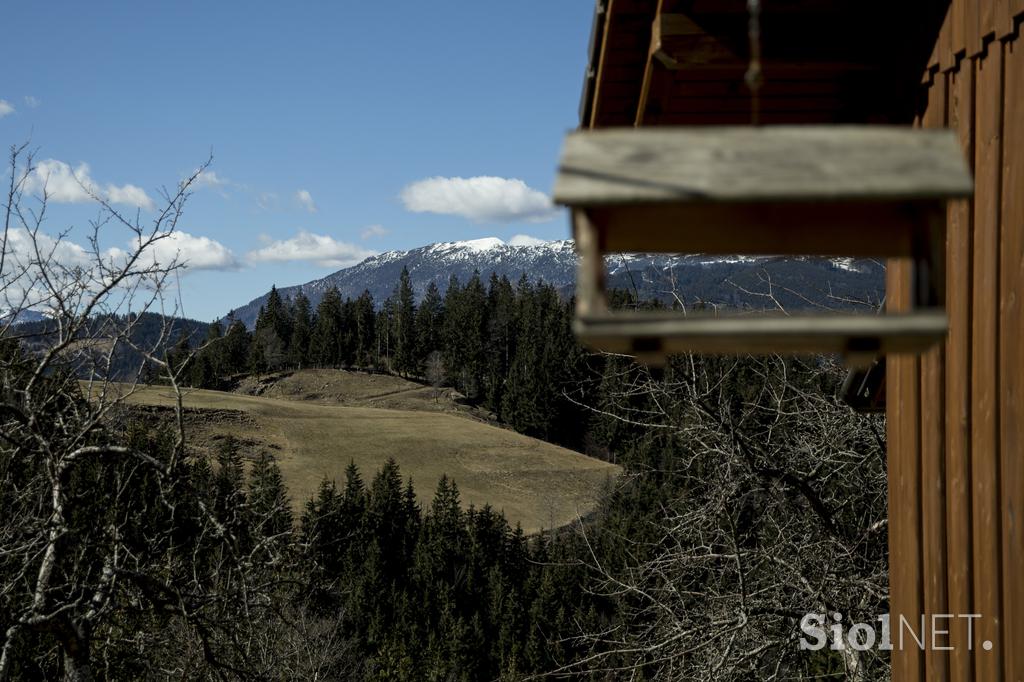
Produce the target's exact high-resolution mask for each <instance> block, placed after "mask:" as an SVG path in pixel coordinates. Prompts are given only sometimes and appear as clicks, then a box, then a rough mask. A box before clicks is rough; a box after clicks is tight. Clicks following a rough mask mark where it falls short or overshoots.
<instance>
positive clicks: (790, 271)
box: [231, 238, 885, 328]
mask: <svg viewBox="0 0 1024 682" xmlns="http://www.w3.org/2000/svg"><path fill="white" fill-rule="evenodd" d="M607 267H608V284H609V286H610V287H613V288H620V289H628V290H633V289H636V290H637V291H638V292H639V293H640V295H641V298H661V299H663V300H671V299H672V298H673V297H672V292H673V291H675V292H676V293H678V295H679V296H680V297H681V298H682V299H683V300H684V301H686V302H687V303H688V304H692V303H694V302H696V301H705V302H708V303H714V304H724V305H730V306H754V307H758V308H760V307H763V306H765V305H766V303H765V300H766V299H765V298H764V297H763V296H760V295H758V293H753V292H765V291H767V289H768V286H767V285H766V284H765V281H766V280H767V279H770V280H771V282H772V283H773V287H774V293H775V295H776V297H777V298H778V299H779V301H780V303H782V304H783V305H785V306H786V307H787V308H791V309H792V308H801V307H806V306H808V305H818V304H820V305H828V306H829V307H843V306H844V305H846V302H845V300H844V299H848V298H856V299H868V300H873V301H878V300H880V299H881V297H882V292H883V291H884V286H885V281H884V280H885V271H884V269H883V267H882V265H881V264H880V263H878V262H877V261H871V260H851V259H828V258H779V257H762V258H746V257H740V256H722V257H711V256H706V255H691V256H672V255H637V254H627V255H621V256H614V257H608V259H607ZM402 268H408V270H409V275H410V278H411V280H412V284H413V288H414V290H415V292H416V295H417V298H419V297H421V296H422V295H423V293H424V291H425V290H426V288H427V285H428V284H430V283H431V282H433V283H435V284H437V286H438V288H439V289H440V290H441V292H442V293H443V292H444V291H445V289H446V288H447V286H448V280H449V277H451V276H455V277H457V278H458V279H459V281H461V282H466V281H467V280H468V279H469V278H470V277H472V275H473V273H474V271H478V272H479V273H480V275H481V276H482V277H484V278H488V277H490V275H491V273H495V274H497V275H498V276H499V277H500V276H502V275H504V276H506V277H508V278H509V279H510V280H512V281H513V282H515V281H516V280H518V279H519V277H520V276H521V275H523V274H526V275H527V276H528V277H529V278H530V279H531V280H543V281H545V282H547V283H549V284H553V285H554V286H555V287H556V288H557V289H558V290H559V291H560V292H562V293H563V294H570V293H571V292H572V290H573V287H574V286H575V281H576V253H575V251H574V246H573V242H572V241H569V240H563V241H553V242H541V243H537V244H522V243H516V244H507V243H505V242H503V241H502V240H500V239H496V238H487V239H476V240H472V241H463V242H442V243H438V244H430V245H428V246H423V247H420V248H416V249H411V250H408V251H388V252H385V253H382V254H379V255H377V256H371V257H370V258H367V259H366V260H364V261H363V262H361V263H359V264H358V265H354V266H352V267H349V268H344V269H341V270H338V271H337V272H335V273H332V274H330V275H327V276H326V277H322V278H320V279H316V280H313V281H311V282H307V283H305V284H301V285H297V286H287V287H278V291H279V292H280V293H281V295H282V296H285V297H293V296H295V294H297V293H298V292H299V291H300V290H301V291H302V292H303V293H305V295H306V296H307V297H308V298H309V299H310V302H311V303H312V305H313V306H314V307H315V306H316V304H317V303H318V302H319V301H320V299H321V298H322V297H323V295H324V292H326V291H327V290H328V289H330V288H331V287H336V288H337V289H338V291H339V292H340V293H341V297H342V299H344V298H355V297H357V296H359V294H361V293H362V292H363V291H364V290H367V291H369V292H370V294H372V295H373V298H374V300H375V301H376V302H377V303H380V302H381V301H383V300H384V299H386V298H387V297H388V296H390V295H391V294H392V292H393V291H394V287H395V284H396V283H397V282H398V278H399V275H400V274H401V272H402ZM787 289H791V290H792V291H787ZM265 302H266V295H263V296H260V297H258V298H255V299H253V300H252V301H250V302H249V303H246V304H245V305H242V306H240V307H238V308H235V309H234V310H233V311H231V315H233V316H234V317H235V318H236V319H239V320H241V321H242V322H244V323H245V324H246V326H248V327H250V328H251V327H252V326H253V325H254V324H255V321H256V316H257V314H258V313H259V309H260V306H262V305H263V304H264V303H265Z"/></svg>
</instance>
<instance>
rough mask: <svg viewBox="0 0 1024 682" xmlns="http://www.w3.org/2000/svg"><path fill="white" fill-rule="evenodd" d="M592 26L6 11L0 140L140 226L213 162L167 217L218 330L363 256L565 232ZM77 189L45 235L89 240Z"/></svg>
mask: <svg viewBox="0 0 1024 682" xmlns="http://www.w3.org/2000/svg"><path fill="white" fill-rule="evenodd" d="M592 13H593V2H592V0H517V1H516V2H496V1H491V0H477V1H475V2H471V1H469V0H460V1H456V0H447V1H442V0H438V1H435V2H406V1H399V2H350V1H347V2H346V1H336V2H292V3H285V2H280V1H278V2H244V3H243V2H203V3H200V2H175V3H151V2H128V1H123V2H103V1H99V2H89V3H82V2H48V3H37V2H32V3H5V7H4V9H3V16H4V23H5V24H6V25H7V26H8V27H9V30H7V31H5V36H4V40H3V41H2V42H0V65H3V68H2V69H0V142H3V144H4V146H5V147H7V146H9V145H11V144H15V143H19V142H22V141H25V140H27V139H31V143H32V146H33V148H35V149H36V150H37V160H41V161H47V162H49V163H48V164H46V165H44V168H45V170H46V171H47V173H48V175H47V177H48V181H49V182H50V183H51V186H57V183H58V182H59V181H60V180H61V178H62V177H63V179H64V180H67V179H69V178H72V175H71V174H72V173H76V174H78V176H79V177H80V178H84V177H87V178H88V179H89V180H90V181H92V182H94V183H95V184H96V186H98V187H101V188H105V189H104V191H105V192H106V193H107V195H108V196H109V197H111V198H117V199H118V200H120V201H121V202H122V206H124V207H126V208H130V209H131V210H132V211H134V210H135V208H134V207H135V206H142V209H141V210H142V215H143V217H145V216H146V215H148V213H147V210H148V209H147V206H148V202H156V201H157V200H158V190H159V188H160V187H161V186H171V185H174V184H175V183H176V182H178V181H179V180H180V179H181V178H182V177H183V176H185V175H186V174H188V173H189V172H190V171H191V170H193V169H194V168H195V167H196V166H197V165H198V164H199V163H201V162H202V161H203V160H205V158H206V156H207V155H208V154H209V153H210V151H211V150H212V152H213V155H214V163H213V166H212V171H213V173H214V175H211V176H208V177H207V178H205V182H204V183H203V186H202V187H200V188H199V189H198V190H197V191H196V193H195V194H194V195H193V197H192V198H191V200H190V202H189V205H188V207H187V211H186V215H185V219H184V220H183V222H182V223H181V224H180V226H179V229H180V230H182V231H183V232H184V233H186V235H188V236H189V239H188V240H184V238H183V240H182V241H181V242H179V244H180V245H181V251H182V253H183V254H187V255H188V256H189V257H190V258H191V259H192V262H193V264H194V266H195V267H192V268H190V271H189V272H188V274H187V275H186V276H185V277H183V278H182V298H183V301H184V306H185V313H186V314H188V315H189V316H191V317H197V318H199V319H212V318H214V317H218V316H220V315H222V314H224V313H225V312H227V310H229V309H230V308H232V307H234V306H237V305H239V304H242V303H244V302H246V301H248V300H250V299H251V298H253V297H255V296H256V295H258V294H260V293H262V292H264V291H265V290H266V289H267V288H269V286H270V284H271V283H277V284H279V285H288V284H297V283H301V282H305V281H308V280H310V279H312V278H314V277H318V276H321V275H324V274H326V273H328V272H331V271H333V270H336V269H338V267H339V266H340V265H343V264H346V263H349V262H354V261H357V260H359V259H360V258H361V257H362V256H363V255H365V254H366V253H369V252H377V251H383V250H388V249H394V248H411V247H414V246H419V245H422V244H425V243H429V242H434V241H449V240H461V239H473V238H479V237H486V236H497V237H501V238H503V239H506V240H507V239H509V238H511V237H512V236H514V235H519V234H527V235H532V236H535V237H539V238H543V239H555V238H565V237H566V236H567V233H568V227H567V224H566V220H565V217H564V215H563V214H561V213H559V212H553V211H551V210H550V209H549V207H548V205H547V200H546V197H544V196H542V194H546V193H548V192H549V191H550V188H551V185H552V182H553V177H554V169H555V165H556V161H557V156H558V150H559V147H560V144H561V140H562V138H563V136H564V134H565V132H566V131H567V130H569V129H571V128H573V127H574V126H575V125H576V123H577V109H578V103H579V96H580V88H581V86H582V80H583V72H584V69H585V66H586V59H587V54H586V52H587V41H588V38H589V31H590V21H591V17H592ZM64 164H66V165H64ZM82 164H86V166H83V165H82ZM62 174H63V175H62ZM459 178H461V180H459ZM75 186H77V183H75ZM72 189H73V188H72ZM80 198H81V197H78V196H76V195H75V193H74V192H73V191H72V190H71V189H69V190H68V192H67V193H66V195H64V196H63V199H62V201H61V202H60V203H55V204H54V205H52V206H51V213H50V216H51V218H50V223H49V225H48V228H49V230H50V231H52V232H57V231H59V230H63V229H65V228H67V227H69V226H72V225H74V226H76V229H82V228H84V226H85V225H86V223H87V221H88V219H89V217H91V216H93V215H95V212H96V211H95V208H94V207H92V206H90V205H89V204H88V203H87V202H83V201H79V199H80ZM147 200H148V201H147ZM74 235H75V232H72V238H74Z"/></svg>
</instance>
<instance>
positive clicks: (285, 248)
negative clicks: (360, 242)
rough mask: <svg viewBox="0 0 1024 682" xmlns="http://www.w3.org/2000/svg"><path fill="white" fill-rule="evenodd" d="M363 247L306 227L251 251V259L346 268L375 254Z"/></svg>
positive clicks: (264, 261)
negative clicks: (303, 262) (292, 235)
mask: <svg viewBox="0 0 1024 682" xmlns="http://www.w3.org/2000/svg"><path fill="white" fill-rule="evenodd" d="M374 253H376V252H374V251H368V250H367V249H364V248H362V247H359V246H356V245H354V244H348V243H346V242H339V241H337V240H336V239H334V237H329V236H327V235H322V234H313V233H311V232H306V231H305V230H303V231H302V232H299V233H298V234H297V235H295V236H294V237H292V238H291V239H284V240H280V241H275V242H270V243H268V244H267V245H266V246H264V247H263V248H261V249H257V250H256V251H251V252H249V256H248V257H249V260H251V261H253V262H257V263H266V262H277V263H280V262H287V261H309V262H311V263H315V264H317V265H320V266H323V267H330V268H343V267H346V266H349V265H355V264H356V263H358V262H359V261H361V260H363V259H365V258H368V257H370V256H372V255H374Z"/></svg>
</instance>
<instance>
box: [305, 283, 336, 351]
mask: <svg viewBox="0 0 1024 682" xmlns="http://www.w3.org/2000/svg"><path fill="white" fill-rule="evenodd" d="M342 334H343V329H342V305H341V295H340V294H339V293H338V290H337V289H335V288H334V287H331V288H330V289H328V290H327V291H326V292H325V293H324V297H323V298H322V299H320V304H319V305H318V306H317V307H316V321H315V322H314V323H313V330H312V332H311V335H310V341H309V356H310V360H311V361H312V362H313V363H315V364H317V365H319V366H321V367H336V366H338V365H340V364H342V362H343V361H344V358H343V357H342V354H341V352H340V341H341V339H342Z"/></svg>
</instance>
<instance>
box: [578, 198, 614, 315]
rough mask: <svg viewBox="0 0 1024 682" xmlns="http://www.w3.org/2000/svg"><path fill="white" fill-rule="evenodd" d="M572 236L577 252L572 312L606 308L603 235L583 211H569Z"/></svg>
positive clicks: (589, 313)
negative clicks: (573, 309) (574, 306)
mask: <svg viewBox="0 0 1024 682" xmlns="http://www.w3.org/2000/svg"><path fill="white" fill-rule="evenodd" d="M572 224H573V237H574V239H575V242H576V253H577V254H578V255H579V262H578V265H577V273H578V274H577V277H576V314H577V315H580V316H587V315H595V314H598V313H600V312H602V311H604V310H607V309H608V303H607V301H606V299H605V269H604V258H603V257H602V255H601V254H602V251H603V246H604V244H603V236H602V234H601V231H600V230H598V229H597V228H596V227H595V226H594V224H593V223H592V222H591V221H590V219H589V218H588V217H587V214H586V213H585V212H584V211H573V212H572Z"/></svg>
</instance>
